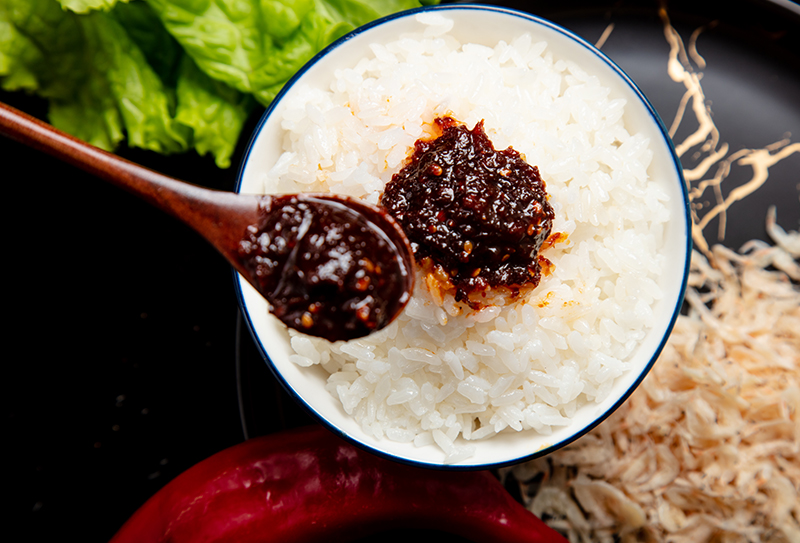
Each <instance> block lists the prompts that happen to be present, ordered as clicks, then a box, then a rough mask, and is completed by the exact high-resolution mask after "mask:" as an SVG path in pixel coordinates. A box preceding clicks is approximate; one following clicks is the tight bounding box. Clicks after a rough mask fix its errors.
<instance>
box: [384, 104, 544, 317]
mask: <svg viewBox="0 0 800 543" xmlns="http://www.w3.org/2000/svg"><path fill="white" fill-rule="evenodd" d="M435 125H436V127H437V128H438V129H439V130H440V131H441V135H440V136H439V137H436V138H434V139H420V140H418V141H417V142H416V143H415V145H414V151H413V153H412V154H411V155H410V157H409V159H408V161H407V163H406V165H405V166H404V167H403V168H402V169H401V170H400V171H399V172H398V173H396V174H395V175H394V176H393V177H392V180H391V181H390V182H389V183H388V184H387V185H386V188H385V190H384V193H383V195H382V197H381V205H383V206H384V207H385V208H386V209H387V210H388V211H389V213H390V214H391V215H393V216H394V218H395V219H397V221H398V222H399V223H400V225H401V226H402V228H403V230H404V231H405V233H406V236H407V237H408V239H409V241H410V242H411V248H412V250H413V252H414V257H415V258H416V260H417V262H418V263H419V264H420V265H422V266H423V268H426V267H428V268H433V269H432V270H429V271H432V272H433V273H434V275H436V276H438V277H442V278H443V279H444V282H446V283H449V284H450V285H451V286H452V287H453V288H454V289H455V299H456V301H458V302H465V303H467V304H468V305H469V306H470V307H472V308H473V309H475V308H479V307H480V306H481V303H480V301H479V298H480V295H481V294H484V293H485V292H486V291H487V289H489V288H505V289H508V290H509V291H510V293H511V294H512V295H513V296H517V295H519V292H520V290H521V289H530V288H535V287H536V286H537V285H538V284H539V281H540V280H541V274H542V263H545V264H547V265H549V262H547V261H546V259H544V258H543V257H541V256H540V255H539V250H540V249H541V247H542V244H543V243H544V242H545V241H546V240H547V239H548V236H549V235H550V231H551V230H552V226H553V218H554V213H553V208H552V206H551V205H550V203H549V202H548V197H547V192H546V191H545V184H544V181H543V180H542V178H541V175H540V174H539V169H538V168H537V167H536V166H531V165H530V164H528V163H527V162H526V161H525V160H524V158H523V157H522V156H521V155H520V153H519V152H517V151H516V150H514V149H513V148H511V147H509V148H507V149H504V150H502V151H497V150H495V148H494V145H493V144H492V142H491V141H490V140H489V138H488V136H487V135H486V132H485V131H484V128H483V121H481V122H479V123H478V124H476V125H475V127H474V128H473V129H472V130H469V129H468V128H467V127H466V126H464V125H463V124H461V123H459V122H458V121H456V120H455V119H453V118H452V117H440V118H437V119H435Z"/></svg>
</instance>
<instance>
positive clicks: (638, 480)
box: [503, 209, 800, 543]
mask: <svg viewBox="0 0 800 543" xmlns="http://www.w3.org/2000/svg"><path fill="white" fill-rule="evenodd" d="M767 230H768V232H769V234H770V236H771V238H772V239H773V241H774V245H770V244H767V243H764V242H761V241H752V242H749V243H747V244H746V245H745V246H744V247H742V249H741V251H740V252H738V253H737V252H735V251H732V250H730V249H727V248H725V247H722V246H716V247H714V248H713V251H712V254H711V257H712V261H713V265H712V264H711V263H710V262H709V260H707V259H706V257H704V256H703V255H701V254H700V253H695V254H694V255H693V258H692V268H691V275H690V281H689V282H690V286H689V289H688V291H687V295H686V300H687V302H688V305H689V311H688V314H687V315H685V316H681V317H680V318H679V320H678V322H677V324H676V326H675V329H674V331H673V333H672V335H671V336H670V339H669V343H668V344H667V346H666V348H665V349H664V352H663V353H662V355H661V357H660V358H659V360H658V362H657V363H656V364H655V366H654V368H653V370H652V371H651V372H650V374H649V375H648V377H647V378H646V379H645V381H644V382H643V383H642V385H641V386H640V387H639V389H638V390H637V391H636V392H635V393H634V394H633V395H632V396H631V398H630V399H629V400H628V401H627V402H626V403H625V404H624V405H623V406H622V407H621V408H620V409H619V410H618V411H617V412H616V413H615V414H614V415H612V416H611V417H610V418H609V419H608V420H607V421H605V422H604V423H603V424H601V425H600V426H599V427H598V428H596V429H595V430H594V431H593V432H591V433H590V434H588V435H586V436H584V437H583V438H582V439H580V440H578V441H577V442H575V443H574V444H572V445H571V446H570V447H568V448H566V449H564V450H562V451H559V452H556V453H553V454H551V455H548V456H546V457H544V458H540V459H537V460H534V461H531V462H528V463H525V464H521V465H518V466H515V467H514V468H509V470H507V471H506V472H504V473H503V475H506V476H508V475H513V476H514V477H515V478H516V479H517V480H518V481H519V482H520V486H521V491H522V495H523V498H524V500H525V503H526V505H527V507H528V508H529V509H530V510H531V511H533V512H534V513H535V514H537V515H539V516H541V517H542V518H544V519H545V520H546V521H547V522H548V523H549V524H550V525H551V526H552V527H554V528H556V529H557V530H559V531H561V532H562V533H564V534H566V535H567V536H568V537H569V539H570V541H571V542H575V543H577V542H580V543H588V542H606V541H607V542H611V541H621V542H629V541H646V542H661V541H663V542H671V543H684V542H685V543H699V542H704V541H714V542H726V543H727V542H755V541H769V542H776V543H777V542H797V541H800V288H798V284H797V283H796V282H797V281H798V280H800V266H799V265H798V258H799V257H800V234H798V232H795V231H792V232H785V231H784V230H783V229H782V228H781V227H780V226H778V225H777V223H776V220H775V212H774V209H773V210H771V211H770V214H769V216H768V218H767ZM793 281H794V282H793Z"/></svg>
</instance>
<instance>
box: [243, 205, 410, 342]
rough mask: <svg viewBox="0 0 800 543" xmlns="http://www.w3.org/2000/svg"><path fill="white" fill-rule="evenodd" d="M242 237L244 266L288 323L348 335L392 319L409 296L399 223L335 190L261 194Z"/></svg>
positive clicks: (319, 333)
mask: <svg viewBox="0 0 800 543" xmlns="http://www.w3.org/2000/svg"><path fill="white" fill-rule="evenodd" d="M259 210H260V217H259V221H258V222H257V223H256V224H253V225H251V226H249V227H248V228H247V232H246V234H245V236H244V238H243V239H242V241H241V242H240V244H239V256H240V258H241V259H242V265H243V266H244V268H245V269H246V270H247V271H248V272H249V274H250V275H251V276H253V277H255V278H256V281H257V282H258V285H257V287H256V288H257V289H258V290H259V291H260V292H261V294H262V295H263V296H264V297H265V298H266V299H267V301H268V302H269V303H270V305H272V313H273V314H274V315H275V316H277V317H278V318H279V319H280V320H281V321H283V322H284V323H285V324H286V325H287V326H289V327H291V328H294V329H296V330H299V331H301V332H305V333H307V334H311V335H314V336H319V337H323V338H326V339H328V340H330V341H336V340H348V339H354V338H358V337H362V336H366V335H368V334H369V333H371V332H373V331H375V330H379V329H381V328H383V327H384V326H386V325H387V324H389V323H390V322H391V321H392V320H393V319H394V317H395V316H396V315H397V314H398V313H399V312H400V310H402V308H403V307H404V306H405V304H406V302H407V301H408V300H409V298H410V291H411V288H412V286H413V285H412V278H413V275H412V268H411V262H410V259H409V258H401V257H400V255H403V254H406V255H407V254H409V249H408V248H407V242H406V241H405V238H404V237H403V236H402V232H401V231H400V228H399V226H398V225H397V224H396V223H395V222H394V221H393V220H392V219H391V218H390V217H389V216H388V215H387V214H386V213H385V212H383V211H382V210H381V209H380V208H375V207H372V206H366V205H364V204H363V203H360V202H358V201H356V200H348V199H345V198H343V197H335V198H334V197H332V196H331V195H324V194H319V195H306V194H294V195H292V194H290V195H285V196H275V197H264V198H262V200H261V203H260V205H259Z"/></svg>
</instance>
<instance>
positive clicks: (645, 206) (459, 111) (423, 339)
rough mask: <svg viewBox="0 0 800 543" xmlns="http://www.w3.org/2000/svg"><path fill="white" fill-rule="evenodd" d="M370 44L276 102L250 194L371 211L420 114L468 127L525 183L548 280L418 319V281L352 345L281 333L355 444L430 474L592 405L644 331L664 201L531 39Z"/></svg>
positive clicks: (616, 130) (589, 102)
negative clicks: (439, 458)
mask: <svg viewBox="0 0 800 543" xmlns="http://www.w3.org/2000/svg"><path fill="white" fill-rule="evenodd" d="M418 20H419V22H420V23H421V29H422V30H421V31H420V32H419V33H418V34H415V35H407V36H404V37H402V38H401V39H400V40H398V41H396V42H393V43H390V44H388V45H378V44H374V45H372V46H371V52H370V54H369V55H366V56H365V57H364V58H363V59H362V60H361V61H359V62H358V63H357V64H356V65H355V66H353V67H352V68H349V69H344V70H339V71H337V72H336V77H335V80H334V81H332V82H331V85H330V88H329V89H323V88H308V87H305V88H298V89H295V90H294V91H293V93H292V94H291V96H290V97H287V98H286V100H287V104H286V106H287V107H286V109H285V113H284V115H283V119H282V127H283V128H284V129H285V139H284V142H283V145H284V149H285V153H284V154H283V156H282V157H281V159H280V160H279V161H278V163H277V164H276V165H275V167H274V168H273V169H272V170H271V171H270V172H268V174H267V175H266V176H265V186H264V190H265V191H266V192H271V193H276V192H298V191H331V192H336V193H341V194H349V195H353V196H357V197H362V198H364V199H365V200H367V201H369V202H372V203H377V202H378V201H379V198H380V194H381V192H382V189H383V187H384V185H385V184H386V182H388V181H389V180H390V179H391V176H392V174H394V173H396V172H397V171H398V170H399V169H400V167H401V166H402V164H403V161H404V159H405V158H406V157H407V156H408V154H409V152H410V150H411V149H412V147H413V144H414V142H415V141H416V140H417V139H419V138H420V137H423V136H424V135H426V133H427V131H429V130H430V126H431V122H432V120H433V119H434V118H435V117H437V116H443V115H452V116H453V117H455V118H456V119H458V120H459V121H462V122H464V123H465V124H466V125H467V126H468V127H469V128H472V127H473V126H474V125H475V124H476V123H477V122H478V121H480V120H482V119H483V120H485V128H486V132H487V134H488V136H489V138H490V139H491V140H492V141H493V142H494V144H495V147H496V148H497V149H504V148H506V147H508V146H513V147H514V148H515V149H516V150H518V151H519V152H521V153H522V154H523V155H524V156H525V157H526V159H527V161H528V162H529V163H530V164H533V165H536V166H538V167H539V170H540V172H541V174H542V178H543V179H544V181H545V183H546V186H547V191H548V193H549V194H550V196H551V203H552V205H553V207H554V210H555V215H556V216H555V221H554V227H553V231H554V232H563V233H565V234H567V236H568V241H566V242H565V243H559V244H557V245H556V246H555V247H553V248H550V249H547V250H546V252H545V253H544V254H545V256H546V257H547V258H548V259H549V260H551V261H552V262H553V263H554V264H555V269H554V271H553V273H552V274H551V275H549V276H544V277H543V279H542V282H541V284H540V285H539V286H538V288H537V289H536V290H534V291H533V293H532V294H530V295H529V296H528V297H527V299H522V300H518V301H516V302H514V303H510V304H508V305H503V304H504V300H502V299H500V298H498V299H497V300H496V301H495V302H494V304H489V306H488V307H486V308H485V309H483V310H481V311H479V312H473V311H470V310H469V309H464V308H462V307H460V306H458V305H457V304H455V302H454V300H453V299H452V296H450V295H447V296H445V299H444V303H443V304H441V305H439V304H437V303H434V300H433V297H432V296H431V294H430V293H429V292H428V290H427V288H426V281H425V280H424V278H423V277H421V276H420V277H418V280H417V288H416V291H415V293H414V296H413V298H412V300H411V302H410V303H409V304H408V307H407V308H406V310H405V311H404V313H403V314H402V315H401V316H400V317H399V318H398V319H397V320H396V321H395V322H394V323H393V324H391V325H390V326H389V327H387V328H386V329H384V330H382V331H380V332H378V333H375V334H373V335H371V336H369V337H367V338H364V339H361V340H356V341H351V342H348V343H336V344H330V343H328V342H327V341H325V340H319V339H315V338H309V337H306V336H303V335H299V334H295V333H292V339H291V345H292V347H293V349H294V350H295V352H296V354H295V355H293V356H292V360H293V362H295V363H296V364H299V365H301V366H310V365H313V364H321V365H322V367H324V369H325V370H327V371H328V372H329V373H330V377H329V379H328V383H327V389H328V390H329V391H330V393H331V394H333V395H335V396H337V397H338V398H339V399H340V400H341V403H342V406H343V408H344V409H345V411H346V412H347V413H348V414H350V415H352V416H353V417H355V419H356V420H357V421H358V422H359V423H360V425H361V426H362V427H363V429H364V431H365V432H366V433H368V434H370V435H374V436H375V437H378V438H386V439H390V440H395V441H401V442H411V441H413V442H414V443H415V444H417V445H419V446H424V445H433V444H435V445H436V446H438V447H440V448H441V449H442V450H443V451H444V455H445V461H446V462H457V461H460V460H463V459H464V458H467V457H469V456H470V455H471V454H472V452H473V447H472V446H471V445H470V444H469V442H470V441H471V440H476V439H484V438H488V437H491V436H492V435H495V434H496V433H498V432H503V431H522V430H532V431H535V432H539V433H541V434H549V433H551V432H552V430H553V428H554V427H557V426H560V425H566V424H568V422H569V421H570V417H572V416H573V415H574V414H575V412H576V410H578V409H579V408H581V406H584V405H587V404H591V403H593V402H600V401H602V400H603V399H604V398H605V397H606V396H607V395H608V394H609V391H610V389H611V386H612V384H613V382H614V379H615V378H617V377H618V376H620V375H621V374H622V373H623V372H625V371H626V370H627V369H628V363H627V362H626V361H627V360H628V358H629V356H630V354H631V353H632V351H633V350H634V349H635V348H636V346H637V345H638V344H639V342H640V341H641V340H642V339H643V338H644V336H645V333H646V331H647V330H648V328H650V327H651V326H652V323H653V314H652V309H651V307H652V305H653V303H654V302H655V301H656V300H658V299H659V298H661V296H662V292H661V290H660V288H659V286H658V277H659V274H660V273H661V270H662V268H663V264H664V262H663V260H664V259H663V256H661V255H659V249H660V248H661V246H662V243H663V239H662V237H663V232H664V225H665V223H666V221H667V220H668V219H669V211H668V209H667V207H666V205H665V202H666V201H667V200H668V196H667V194H666V193H665V191H664V190H663V189H661V188H660V187H659V186H658V185H657V184H655V183H653V182H650V181H649V180H648V172H647V169H648V165H649V163H650V160H651V158H652V152H651V151H650V149H649V141H648V140H647V139H646V138H645V137H643V136H641V135H638V134H630V133H629V132H628V131H627V130H626V128H625V125H624V123H623V120H622V116H623V110H624V107H625V101H624V100H622V99H615V98H614V97H613V96H610V91H609V89H607V88H605V87H603V86H601V85H600V83H599V81H598V80H597V78H596V77H594V76H592V75H591V74H588V73H586V72H584V71H583V70H582V69H581V68H580V67H579V66H578V65H576V64H574V63H573V62H571V61H567V60H563V59H558V58H554V57H553V55H552V54H551V53H550V52H549V51H548V47H547V44H546V43H545V42H541V41H535V40H533V39H532V38H531V36H530V35H524V36H521V37H519V38H517V39H515V40H514V41H513V42H512V43H510V44H509V43H503V42H501V43H498V44H497V45H496V46H495V47H494V48H490V47H486V46H483V45H475V44H461V43H458V42H457V41H456V40H455V39H454V38H453V37H452V36H450V35H449V34H448V32H449V31H450V29H451V27H452V26H453V23H452V21H450V20H448V19H446V18H445V17H443V16H441V15H439V14H430V13H429V14H424V15H420V16H418Z"/></svg>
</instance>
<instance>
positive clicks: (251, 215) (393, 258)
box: [0, 103, 414, 341]
mask: <svg viewBox="0 0 800 543" xmlns="http://www.w3.org/2000/svg"><path fill="white" fill-rule="evenodd" d="M0 133H1V134H3V135H6V136H8V137H10V138H12V139H15V140H17V141H19V142H21V143H24V144H26V145H29V146H31V147H34V148H36V149H39V150H41V151H44V152H46V153H48V154H51V155H53V156H55V157H57V158H59V159H61V160H64V161H65V162H68V163H70V164H73V165H74V166H77V167H78V168H81V169H83V170H85V171H87V172H89V173H91V174H94V175H96V176H98V177H100V178H102V179H105V180H106V181H109V182H111V183H112V184H114V185H116V186H118V187H120V188H123V189H125V190H127V191H129V192H131V193H133V194H135V195H137V196H139V197H140V198H142V199H143V200H145V201H146V202H148V203H150V204H152V205H154V206H155V207H157V208H159V209H161V210H163V211H166V212H167V213H169V214H171V215H173V216H175V217H177V218H178V219H180V220H182V221H183V222H185V223H186V224H187V225H189V226H190V227H191V228H193V229H194V230H195V231H197V232H198V233H199V234H200V235H202V236H203V237H205V238H206V240H208V241H209V242H210V243H211V245H213V246H214V247H215V248H216V249H217V250H218V251H219V252H220V253H222V255H223V256H224V257H225V258H226V259H227V260H228V261H229V262H230V263H231V265H233V267H234V268H235V269H236V271H238V272H239V273H240V274H241V275H242V276H243V277H244V278H245V279H246V280H247V281H248V282H249V283H250V284H251V285H253V286H254V287H255V288H256V290H258V291H259V292H260V293H261V294H262V295H263V296H264V297H265V298H266V299H267V301H268V302H269V303H270V306H271V311H272V312H273V314H275V315H276V316H277V317H278V318H280V319H281V320H282V321H283V322H284V323H286V324H287V325H288V326H290V327H292V328H295V329H297V330H300V331H302V332H304V333H307V334H311V335H316V336H319V337H324V338H326V339H328V340H330V341H336V340H340V339H341V340H347V339H353V338H357V337H362V336H365V335H367V334H369V333H371V332H373V331H375V330H379V329H380V328H383V327H384V326H386V325H387V324H389V323H390V322H391V321H392V320H393V319H394V318H395V317H396V316H397V315H398V314H399V313H400V311H401V310H402V309H403V307H404V306H405V304H406V303H407V302H408V300H409V298H410V293H411V290H412V289H413V284H414V279H413V278H414V275H413V262H414V260H413V256H412V253H411V248H410V245H409V243H408V240H407V239H406V237H405V235H404V234H403V231H402V230H401V229H400V226H399V225H398V224H397V223H396V222H395V221H394V219H392V217H391V216H390V215H389V214H388V213H386V211H385V210H384V209H383V208H379V207H376V206H372V205H368V204H365V203H363V202H360V201H358V200H355V199H352V198H348V197H344V196H337V195H333V194H288V195H281V196H268V195H267V196H260V195H243V194H236V193H233V192H223V191H216V190H211V189H206V188H202V187H199V186H196V185H191V184H189V183H185V182H183V181H178V180H177V179H173V178H171V177H167V176H165V175H162V174H160V173H157V172H154V171H152V170H149V169H147V168H144V167H142V166H139V165H137V164H134V163H133V162H130V161H127V160H125V159H122V158H120V157H118V156H116V155H113V154H111V153H107V152H105V151H103V150H101V149H98V148H97V147H94V146H92V145H89V144H88V143H85V142H83V141H81V140H78V139H76V138H74V137H72V136H70V135H68V134H66V133H64V132H61V131H60V130H57V129H56V128H54V127H52V126H50V125H49V124H46V123H44V122H42V121H40V120H38V119H35V118H34V117H31V116H30V115H27V114H25V113H23V112H21V111H19V110H17V109H14V108H12V107H10V106H8V105H6V104H3V103H0Z"/></svg>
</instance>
